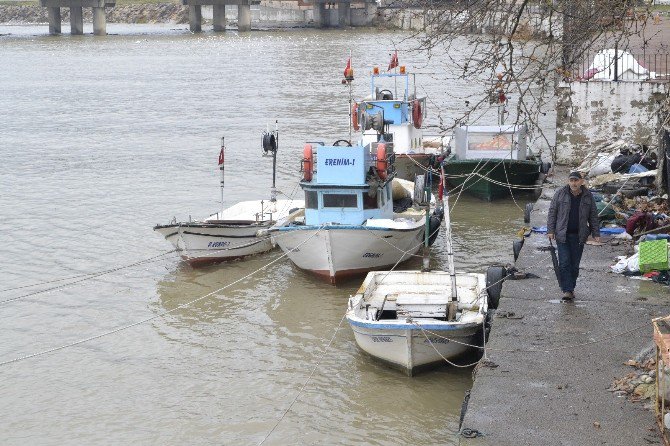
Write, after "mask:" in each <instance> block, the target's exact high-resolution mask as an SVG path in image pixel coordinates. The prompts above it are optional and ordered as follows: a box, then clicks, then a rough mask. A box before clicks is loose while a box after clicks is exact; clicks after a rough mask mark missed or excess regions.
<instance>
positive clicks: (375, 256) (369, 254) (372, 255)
mask: <svg viewBox="0 0 670 446" xmlns="http://www.w3.org/2000/svg"><path fill="white" fill-rule="evenodd" d="M381 256H382V254H381V253H379V252H366V253H365V254H363V258H364V259H365V258H371V259H378V258H380V257H381Z"/></svg>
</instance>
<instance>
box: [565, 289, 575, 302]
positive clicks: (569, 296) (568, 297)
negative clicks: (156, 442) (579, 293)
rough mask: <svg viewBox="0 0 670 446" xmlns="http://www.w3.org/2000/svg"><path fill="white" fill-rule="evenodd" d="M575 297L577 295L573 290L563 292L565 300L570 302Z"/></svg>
mask: <svg viewBox="0 0 670 446" xmlns="http://www.w3.org/2000/svg"><path fill="white" fill-rule="evenodd" d="M574 298H575V295H574V294H573V293H572V291H566V292H565V293H563V301H565V302H570V301H572V299H574Z"/></svg>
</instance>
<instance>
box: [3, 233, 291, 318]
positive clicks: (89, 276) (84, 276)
mask: <svg viewBox="0 0 670 446" xmlns="http://www.w3.org/2000/svg"><path fill="white" fill-rule="evenodd" d="M284 235H287V234H277V235H274V236H270V235H267V236H263V237H257V238H256V239H254V240H253V241H251V242H246V243H240V244H238V245H232V246H228V247H226V248H221V249H217V250H216V251H209V252H207V253H206V254H202V255H200V256H198V258H206V257H213V256H216V255H218V254H220V253H222V252H225V251H228V250H232V249H240V248H245V247H247V246H253V245H255V244H257V243H260V242H263V241H266V240H268V239H270V238H272V237H274V239H275V240H276V239H278V238H279V237H282V236H284ZM178 251H179V250H177V249H173V250H170V251H165V252H163V253H161V254H159V255H156V256H153V257H149V258H147V259H144V260H139V261H137V262H134V263H131V264H128V265H122V266H118V267H114V268H110V269H107V270H103V271H98V272H92V273H86V274H80V275H78V276H71V277H69V278H63V279H55V280H50V281H46V282H41V283H34V284H31V285H23V286H19V287H15V288H7V289H6V290H0V292H5V291H11V290H18V289H22V288H28V287H32V286H38V285H43V284H44V285H46V284H49V283H55V282H62V281H65V280H70V279H77V278H81V279H80V280H75V281H74V282H68V283H65V284H62V285H57V286H53V287H50V288H46V289H43V290H39V291H33V292H30V293H26V294H23V295H21V296H16V297H12V298H10V299H5V300H0V305H4V304H6V303H10V302H15V301H17V300H21V299H25V298H26V297H32V296H37V295H39V294H45V293H50V292H52V291H58V290H61V289H64V288H68V287H70V286H72V285H77V284H80V283H83V282H86V281H88V280H91V279H95V278H98V277H100V276H103V275H105V274H109V273H113V272H116V271H120V270H123V269H127V268H130V267H133V266H137V265H141V264H144V263H149V262H153V261H156V260H158V259H160V258H161V257H163V256H165V255H167V254H171V253H173V252H178Z"/></svg>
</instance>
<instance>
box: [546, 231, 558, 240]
mask: <svg viewBox="0 0 670 446" xmlns="http://www.w3.org/2000/svg"><path fill="white" fill-rule="evenodd" d="M547 238H548V239H549V240H556V236H555V235H554V233H553V232H548V233H547Z"/></svg>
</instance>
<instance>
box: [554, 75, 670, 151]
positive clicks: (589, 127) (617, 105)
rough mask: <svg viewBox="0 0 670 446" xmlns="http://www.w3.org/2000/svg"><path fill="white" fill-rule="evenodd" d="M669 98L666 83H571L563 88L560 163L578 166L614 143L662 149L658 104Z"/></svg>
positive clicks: (558, 134) (558, 136) (558, 130)
mask: <svg viewBox="0 0 670 446" xmlns="http://www.w3.org/2000/svg"><path fill="white" fill-rule="evenodd" d="M668 92H670V84H669V83H662V82H593V81H591V82H570V83H562V84H561V85H560V86H559V94H558V100H557V104H556V162H557V163H559V164H576V163H578V162H580V161H581V160H582V159H583V158H584V156H585V155H586V154H587V153H589V152H590V151H591V150H593V149H594V148H596V147H598V146H599V145H602V144H603V143H605V142H608V141H611V140H612V139H613V138H622V139H624V140H626V141H629V142H631V143H637V144H647V145H654V146H655V145H657V144H658V135H659V128H658V127H659V119H658V111H659V104H660V102H661V101H663V100H665V98H666V97H667V95H668Z"/></svg>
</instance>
